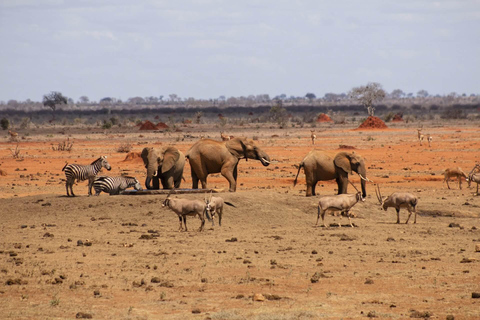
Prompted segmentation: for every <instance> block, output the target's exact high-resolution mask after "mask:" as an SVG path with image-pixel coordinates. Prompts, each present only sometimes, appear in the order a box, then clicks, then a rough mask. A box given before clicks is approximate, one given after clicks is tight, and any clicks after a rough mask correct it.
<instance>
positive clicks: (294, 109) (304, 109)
mask: <svg viewBox="0 0 480 320" xmlns="http://www.w3.org/2000/svg"><path fill="white" fill-rule="evenodd" d="M5 107H7V106H5ZM274 107H275V106H274ZM274 107H272V105H258V106H251V107H248V106H247V107H246V106H229V107H215V106H210V107H184V106H168V107H167V106H150V107H138V106H128V105H122V106H109V107H106V106H95V107H90V108H85V107H84V108H75V107H71V108H68V109H66V108H58V109H57V110H55V111H52V110H51V109H49V108H43V109H40V110H38V109H36V110H29V109H22V108H15V109H13V108H2V110H0V115H11V116H34V115H38V116H48V115H51V114H52V113H54V114H55V116H56V117H59V118H61V117H69V116H95V115H124V116H136V115H151V114H155V115H180V114H184V115H187V114H195V113H198V112H202V113H203V114H204V115H205V116H206V115H208V114H213V115H223V116H226V117H228V116H232V115H260V114H265V113H268V112H270V110H271V109H272V108H274ZM278 108H283V109H285V110H286V111H287V113H292V114H297V113H332V112H333V113H338V112H341V113H346V114H353V113H359V114H360V113H361V114H364V113H366V109H365V108H364V107H363V106H362V105H359V104H356V105H355V104H345V105H328V106H315V105H294V106H288V105H287V106H278ZM445 110H463V111H464V112H466V113H476V112H480V103H476V104H453V105H450V106H440V105H435V104H433V105H428V106H422V105H419V104H412V105H410V106H405V105H399V104H393V105H390V106H388V105H385V104H380V105H376V106H375V112H376V113H378V114H382V113H385V112H407V111H408V112H409V113H412V114H421V113H424V112H430V111H433V112H435V111H445Z"/></svg>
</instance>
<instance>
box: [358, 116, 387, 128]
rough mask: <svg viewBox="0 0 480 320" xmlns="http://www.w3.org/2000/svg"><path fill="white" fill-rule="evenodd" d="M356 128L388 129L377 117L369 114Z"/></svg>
mask: <svg viewBox="0 0 480 320" xmlns="http://www.w3.org/2000/svg"><path fill="white" fill-rule="evenodd" d="M358 129H388V127H387V125H386V124H385V122H383V120H382V119H380V118H379V117H373V116H369V117H368V118H367V120H365V121H363V123H362V124H361V125H360V126H359V127H358Z"/></svg>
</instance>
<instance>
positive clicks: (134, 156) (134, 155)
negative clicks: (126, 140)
mask: <svg viewBox="0 0 480 320" xmlns="http://www.w3.org/2000/svg"><path fill="white" fill-rule="evenodd" d="M137 159H139V160H142V155H141V153H140V152H129V153H128V154H127V156H126V157H125V159H123V161H134V160H137Z"/></svg>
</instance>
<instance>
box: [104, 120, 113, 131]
mask: <svg viewBox="0 0 480 320" xmlns="http://www.w3.org/2000/svg"><path fill="white" fill-rule="evenodd" d="M111 128H112V123H111V122H110V121H104V122H103V126H102V129H111Z"/></svg>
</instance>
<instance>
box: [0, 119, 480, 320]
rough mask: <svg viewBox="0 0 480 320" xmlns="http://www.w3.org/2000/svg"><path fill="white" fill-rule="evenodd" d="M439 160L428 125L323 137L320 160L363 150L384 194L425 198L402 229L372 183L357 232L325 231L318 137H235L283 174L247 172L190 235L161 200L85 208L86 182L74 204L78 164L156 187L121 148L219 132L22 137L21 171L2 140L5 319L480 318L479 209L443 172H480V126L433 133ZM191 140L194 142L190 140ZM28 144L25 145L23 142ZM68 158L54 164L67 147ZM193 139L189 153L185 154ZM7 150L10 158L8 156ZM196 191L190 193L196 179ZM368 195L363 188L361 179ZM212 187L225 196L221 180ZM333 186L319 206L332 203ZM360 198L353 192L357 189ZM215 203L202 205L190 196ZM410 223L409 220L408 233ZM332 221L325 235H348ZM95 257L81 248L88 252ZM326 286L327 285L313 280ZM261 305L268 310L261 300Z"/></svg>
mask: <svg viewBox="0 0 480 320" xmlns="http://www.w3.org/2000/svg"><path fill="white" fill-rule="evenodd" d="M424 128H425V129H424V132H425V133H430V134H432V135H433V137H434V140H433V144H432V147H431V148H429V147H428V145H427V144H426V143H425V144H424V145H423V146H419V144H418V142H417V141H416V130H415V129H416V127H414V126H409V127H408V125H406V124H401V123H400V124H396V125H393V126H392V128H390V129H388V130H374V131H358V130H352V129H353V128H352V127H349V126H348V125H347V126H342V127H339V126H335V125H331V124H325V125H323V124H322V125H319V126H317V128H316V130H317V139H318V140H317V143H316V145H315V147H319V148H322V149H325V150H327V151H329V152H331V154H332V155H334V154H336V153H337V152H339V149H338V148H339V145H349V146H353V147H355V148H356V150H355V152H358V153H359V154H361V155H362V156H363V157H364V158H365V159H366V161H367V165H368V168H369V170H368V176H369V178H370V179H372V180H374V181H375V182H377V183H380V184H381V187H382V190H383V193H384V195H386V194H388V193H391V192H393V191H396V190H405V191H410V192H413V193H415V194H416V195H418V197H419V206H418V213H419V215H418V217H417V224H415V225H414V224H411V223H410V224H408V225H405V224H401V225H397V224H395V220H396V217H395V213H394V210H393V209H389V211H387V212H386V213H385V212H383V211H380V210H379V207H378V204H377V200H376V198H375V193H374V189H373V185H372V184H370V185H368V186H367V192H368V198H367V201H366V202H365V203H362V204H358V205H357V206H356V207H354V210H353V211H354V213H355V214H356V215H357V218H354V219H353V221H354V223H355V225H356V226H357V227H356V228H349V227H345V226H343V227H334V226H330V227H328V228H322V227H315V226H314V224H315V220H316V204H317V202H318V197H311V198H306V197H305V196H304V194H305V184H304V182H305V179H304V175H303V172H302V173H301V174H300V182H301V183H300V184H299V185H297V187H296V188H293V183H292V182H293V179H294V177H295V175H296V173H297V169H296V168H295V167H294V165H295V164H298V163H299V162H300V161H301V160H302V158H303V156H304V155H305V154H306V153H307V152H308V151H309V150H311V149H312V145H311V142H310V139H309V137H310V128H290V129H286V130H279V129H273V128H257V127H251V128H236V129H232V130H230V131H228V130H225V131H226V133H228V134H232V135H242V134H243V135H246V136H248V137H250V138H251V137H253V136H256V137H258V144H259V146H260V147H261V148H263V149H264V150H265V151H266V152H267V153H268V154H269V155H270V157H271V158H272V159H273V160H276V162H275V163H273V164H272V165H271V166H269V167H267V168H265V167H263V166H262V165H261V164H260V163H258V162H256V161H248V162H245V161H244V160H242V162H241V163H240V165H239V181H238V182H239V185H238V187H237V190H238V192H236V193H224V194H222V196H223V197H224V198H225V199H226V200H228V201H230V202H232V203H234V204H235V205H236V206H237V208H231V207H227V208H226V209H225V215H224V220H223V225H222V226H221V227H219V226H218V225H215V226H214V227H210V224H208V223H207V226H208V227H207V228H206V230H205V232H202V233H200V232H198V231H197V230H196V229H197V228H198V226H199V225H200V222H199V221H198V219H193V218H189V219H188V220H187V223H188V226H189V228H190V229H189V231H188V232H183V233H179V232H177V229H178V219H177V217H176V215H175V214H174V213H173V212H171V211H168V210H167V209H162V208H161V201H162V200H163V198H164V196H158V195H157V196H154V195H145V196H126V195H124V196H108V195H105V194H102V195H101V196H100V197H87V196H86V194H87V184H86V182H81V183H79V184H77V185H75V186H74V190H75V191H76V193H77V195H79V196H78V197H76V198H67V197H65V186H64V181H63V180H62V179H64V175H63V172H62V171H61V169H62V167H63V166H64V164H65V162H66V161H68V162H69V163H71V162H78V163H82V164H87V163H90V162H91V161H93V160H94V159H95V158H97V157H98V156H100V155H107V156H108V159H109V161H110V164H111V165H112V167H113V169H112V171H111V172H109V174H110V175H115V174H120V173H124V172H125V173H128V174H131V175H134V176H136V177H138V178H139V180H140V181H142V182H143V180H144V169H143V164H142V162H141V160H133V161H123V160H124V158H125V155H126V154H125V153H118V152H117V151H116V150H117V148H118V147H119V146H120V145H122V144H126V143H130V144H131V145H132V146H133V150H132V151H137V152H140V151H141V150H142V149H143V148H144V147H145V146H155V145H168V144H175V145H176V146H177V147H178V148H179V149H180V150H182V151H186V150H188V148H189V147H190V146H191V145H192V144H193V143H194V142H195V141H196V140H198V138H199V137H200V135H206V136H211V137H213V138H215V139H218V138H219V133H218V132H217V131H212V132H206V131H205V130H206V129H198V128H193V127H192V128H182V130H183V132H178V133H172V134H165V133H158V132H157V133H146V132H139V131H137V129H126V128H123V129H122V131H118V132H117V131H110V132H109V133H108V134H104V133H103V132H100V133H99V132H92V131H91V130H88V131H87V130H73V129H68V128H58V127H57V128H51V129H42V130H40V129H37V130H30V131H29V132H28V133H27V132H22V131H20V132H19V139H18V140H19V150H20V158H19V159H14V158H13V157H12V152H13V150H14V149H15V147H16V142H11V141H10V139H9V137H7V135H6V133H5V132H2V134H3V135H2V136H1V137H0V169H1V170H2V171H4V172H6V174H7V175H6V176H0V198H1V199H0V206H1V208H2V209H1V214H0V215H1V223H0V310H1V314H2V316H1V317H2V318H8V319H65V318H66V319H73V318H75V317H76V316H77V317H88V316H92V317H93V319H227V320H236V319H317V318H338V319H339V318H344V319H351V318H357V319H359V318H367V317H377V318H388V319H404V318H410V317H414V318H415V317H416V318H422V317H423V318H428V317H430V318H434V319H446V317H447V316H448V315H453V316H454V317H455V319H479V317H480V299H475V298H472V293H479V292H480V262H479V261H480V253H479V252H475V246H476V245H480V221H479V216H480V197H476V196H474V191H475V190H474V189H473V188H472V189H468V188H467V184H466V183H465V182H463V189H462V190H459V189H458V184H457V183H456V182H451V183H450V186H451V187H452V190H448V189H447V187H446V185H444V184H443V183H442V180H443V177H442V175H441V172H442V171H443V169H445V168H447V167H452V166H460V167H462V168H463V169H464V171H469V170H470V169H471V168H472V167H473V165H474V164H475V163H478V162H480V128H479V126H478V123H471V122H469V123H468V124H463V123H456V124H454V125H451V124H446V123H443V124H442V123H431V124H426V125H424ZM185 134H188V135H190V136H192V137H191V138H186V139H183V136H184V135H185ZM22 137H24V138H23V139H22ZM67 138H68V139H70V142H73V143H74V145H73V149H72V151H71V152H66V151H53V150H52V148H51V147H52V144H53V145H54V146H55V147H56V146H57V145H58V143H61V142H63V141H64V140H66V139H67ZM182 139H183V141H182ZM9 149H12V151H11V150H9ZM185 172H186V174H185V178H186V182H185V183H184V184H183V186H185V187H189V186H190V185H191V180H190V167H189V165H188V164H187V165H186V170H185ZM352 180H353V181H354V182H356V183H357V185H358V177H356V176H355V177H354V178H353V179H352ZM209 186H210V187H217V188H226V187H227V186H228V185H227V182H226V180H225V179H224V178H223V177H220V176H218V175H217V176H214V177H211V178H210V179H209ZM335 187H336V185H335V184H334V183H332V182H325V183H323V184H322V185H321V186H319V187H317V190H318V191H319V192H320V193H321V194H334V193H335ZM350 191H351V190H350ZM183 197H188V198H203V196H201V195H185V196H183ZM405 219H406V214H405V212H403V211H402V213H401V220H402V222H404V221H405ZM347 222H348V220H347V219H346V218H344V217H333V216H328V217H327V218H326V223H327V225H329V224H333V223H340V224H343V225H345V224H346V223H347ZM79 240H80V241H82V242H83V243H84V245H78V241H79ZM315 280H317V281H315ZM255 294H263V296H264V298H265V300H264V301H253V298H252V297H253V296H254V295H255Z"/></svg>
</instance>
